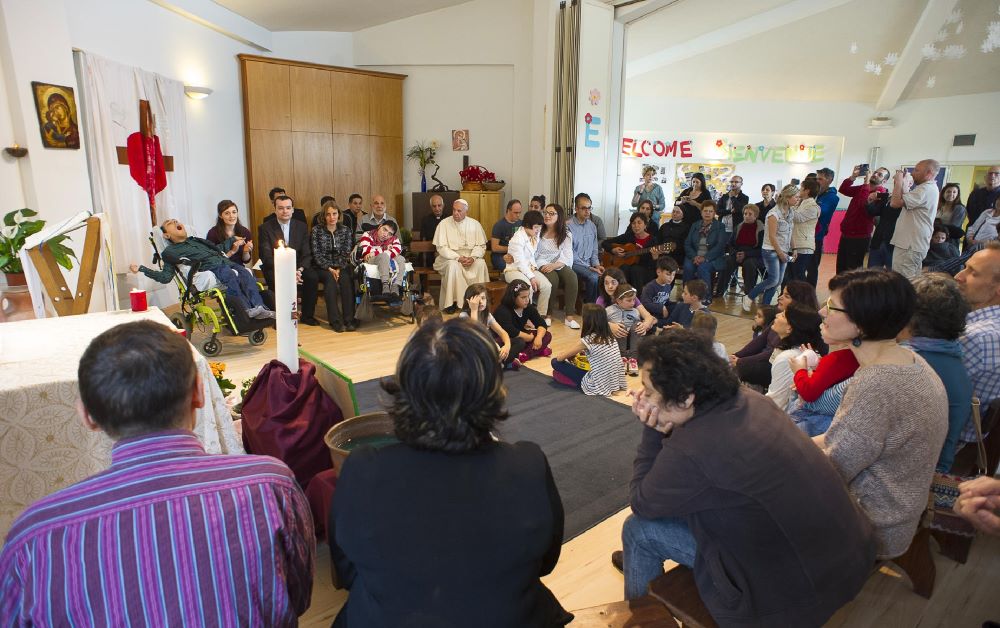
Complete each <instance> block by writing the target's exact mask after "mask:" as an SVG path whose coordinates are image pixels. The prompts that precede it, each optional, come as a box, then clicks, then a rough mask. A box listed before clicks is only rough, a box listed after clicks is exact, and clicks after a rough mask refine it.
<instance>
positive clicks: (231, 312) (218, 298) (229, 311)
mask: <svg viewBox="0 0 1000 628" xmlns="http://www.w3.org/2000/svg"><path fill="white" fill-rule="evenodd" d="M149 243H150V244H151V245H152V246H153V252H154V255H153V263H154V264H156V265H157V267H159V268H160V270H162V269H163V262H168V263H170V264H173V265H174V267H175V268H176V269H177V271H176V272H175V273H174V285H175V286H176V287H177V291H178V292H179V294H180V306H181V309H180V311H179V312H174V313H173V314H171V315H170V322H172V323H173V324H174V326H175V327H177V328H178V329H183V330H184V333H185V334H187V338H188V341H190V342H193V338H192V336H191V333H192V332H193V331H194V330H195V329H197V330H198V331H199V332H202V333H205V334H211V335H210V336H209V338H208V339H207V340H205V342H203V343H202V345H201V352H202V353H204V354H205V355H206V356H208V357H215V356H217V355H219V354H221V353H222V340H221V338H219V334H220V333H221V332H222V330H223V329H226V330H228V331H229V332H230V333H231V334H232V335H233V336H246V338H247V342H249V343H250V345H251V346H254V347H257V346H260V345H262V344H264V342H265V341H266V340H267V329H268V328H269V327H274V320H272V319H255V318H250V317H249V316H247V313H246V312H247V308H248V304H247V303H246V302H245V301H244V300H243V299H242V298H241V297H235V296H231V295H228V294H226V291H225V287H224V286H222V285H221V284H220V283H219V280H218V279H217V278H216V277H215V275H214V274H213V273H211V272H209V271H200V270H199V269H198V263H197V262H196V263H194V264H190V263H189V260H187V259H186V258H178V259H171V258H169V256H168V257H164V256H163V255H162V253H161V252H160V246H159V245H158V244H157V241H156V238H155V237H154V235H153V234H152V233H151V234H150V236H149ZM257 285H258V286H260V284H259V283H258V284H257ZM260 287H261V297H262V299H263V300H264V304H265V305H267V307H268V308H270V309H272V310H273V309H274V293H273V292H271V291H270V290H264V289H263V287H262V286H260Z"/></svg>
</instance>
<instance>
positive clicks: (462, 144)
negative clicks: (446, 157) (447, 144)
mask: <svg viewBox="0 0 1000 628" xmlns="http://www.w3.org/2000/svg"><path fill="white" fill-rule="evenodd" d="M451 149H452V150H461V151H465V150H469V129H455V130H453V131H452V132H451Z"/></svg>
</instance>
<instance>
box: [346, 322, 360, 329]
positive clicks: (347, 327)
mask: <svg viewBox="0 0 1000 628" xmlns="http://www.w3.org/2000/svg"><path fill="white" fill-rule="evenodd" d="M357 328H358V326H357V325H355V324H354V323H353V322H350V323H348V324H347V325H346V326H345V327H344V329H346V330H347V331H354V330H355V329H357Z"/></svg>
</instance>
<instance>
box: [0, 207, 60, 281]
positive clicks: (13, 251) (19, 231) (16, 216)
mask: <svg viewBox="0 0 1000 628" xmlns="http://www.w3.org/2000/svg"><path fill="white" fill-rule="evenodd" d="M37 215H38V212H36V211H35V210H33V209H28V208H27V207H25V208H23V209H17V210H14V211H12V212H9V213H7V215H6V216H4V217H3V226H2V227H0V272H2V273H3V274H4V275H5V277H6V279H7V285H8V286H23V285H24V284H25V280H24V268H22V267H21V258H20V257H18V255H19V254H20V252H21V249H23V248H24V241H25V240H27V239H28V236H31V235H34V234H36V233H38V232H39V231H41V230H42V229H43V228H45V221H44V220H31V218H32V217H34V216H37ZM68 240H69V236H68V235H66V234H65V233H64V234H62V235H58V236H56V237H54V238H51V239H49V240H47V241H46V242H45V246H47V247H49V250H51V251H52V254H53V255H54V256H55V258H56V263H57V264H59V265H60V266H62V267H63V268H65V269H66V270H69V269H71V268H73V261H72V260H73V259H76V254H75V253H74V252H73V249H71V248H69V247H68V246H66V245H65V244H64V242H66V241H68Z"/></svg>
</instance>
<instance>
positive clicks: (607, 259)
mask: <svg viewBox="0 0 1000 628" xmlns="http://www.w3.org/2000/svg"><path fill="white" fill-rule="evenodd" d="M618 246H620V247H621V248H623V249H625V254H624V255H621V256H619V255H615V254H614V253H608V252H607V251H603V252H602V253H601V265H602V266H604V267H605V268H612V267H613V268H618V267H620V266H631V265H632V264H636V263H638V262H639V259H640V258H641V257H642V256H643V255H646V254H647V253H654V252H655V253H673V252H674V249H676V248H677V243H676V242H667V243H665V244H658V245H656V246H647V247H645V248H643V247H640V246H638V245H636V244H620V245H618Z"/></svg>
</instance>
